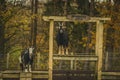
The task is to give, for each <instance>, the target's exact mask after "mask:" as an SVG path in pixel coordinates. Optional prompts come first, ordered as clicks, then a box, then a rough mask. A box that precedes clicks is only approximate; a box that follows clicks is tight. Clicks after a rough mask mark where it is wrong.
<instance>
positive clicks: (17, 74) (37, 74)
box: [0, 71, 48, 79]
mask: <svg viewBox="0 0 120 80" xmlns="http://www.w3.org/2000/svg"><path fill="white" fill-rule="evenodd" d="M0 77H1V78H21V77H30V78H34V79H40V78H41V79H44V78H48V71H32V72H21V71H3V72H1V73H0Z"/></svg>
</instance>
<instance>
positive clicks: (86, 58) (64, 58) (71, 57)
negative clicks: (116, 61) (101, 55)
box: [53, 54, 98, 61]
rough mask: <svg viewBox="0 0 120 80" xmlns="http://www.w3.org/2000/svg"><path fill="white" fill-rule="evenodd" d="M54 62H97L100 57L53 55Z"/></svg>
mask: <svg viewBox="0 0 120 80" xmlns="http://www.w3.org/2000/svg"><path fill="white" fill-rule="evenodd" d="M53 59H54V60H84V61H97V60H98V57H97V56H95V55H57V54H54V55H53Z"/></svg>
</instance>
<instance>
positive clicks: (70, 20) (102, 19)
mask: <svg viewBox="0 0 120 80" xmlns="http://www.w3.org/2000/svg"><path fill="white" fill-rule="evenodd" d="M51 19H52V20H54V21H66V22H74V21H80V22H97V21H108V20H111V18H101V17H90V19H88V20H86V19H85V20H84V19H82V20H73V19H69V18H67V17H66V16H43V20H44V21H50V20H51Z"/></svg>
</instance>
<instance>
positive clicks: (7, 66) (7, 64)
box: [6, 53, 10, 69]
mask: <svg viewBox="0 0 120 80" xmlns="http://www.w3.org/2000/svg"><path fill="white" fill-rule="evenodd" d="M9 57H10V54H9V53H7V63H6V68H7V69H8V68H9Z"/></svg>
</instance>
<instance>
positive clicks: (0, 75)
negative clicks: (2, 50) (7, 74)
mask: <svg viewBox="0 0 120 80" xmlns="http://www.w3.org/2000/svg"><path fill="white" fill-rule="evenodd" d="M0 80H3V79H2V72H0Z"/></svg>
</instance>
